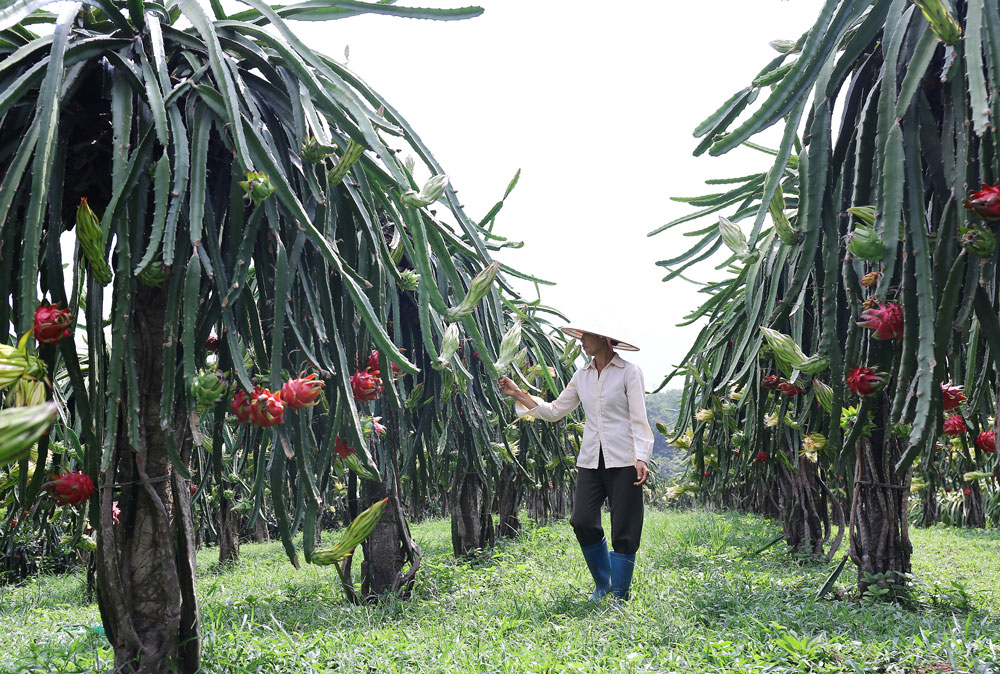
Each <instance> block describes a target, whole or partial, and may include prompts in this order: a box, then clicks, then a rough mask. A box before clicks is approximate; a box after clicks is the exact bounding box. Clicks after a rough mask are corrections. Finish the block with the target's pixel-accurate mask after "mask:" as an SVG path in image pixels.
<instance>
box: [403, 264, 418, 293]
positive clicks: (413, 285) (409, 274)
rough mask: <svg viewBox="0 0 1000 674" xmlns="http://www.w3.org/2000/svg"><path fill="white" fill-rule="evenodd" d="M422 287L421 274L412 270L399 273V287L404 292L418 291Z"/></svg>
mask: <svg viewBox="0 0 1000 674" xmlns="http://www.w3.org/2000/svg"><path fill="white" fill-rule="evenodd" d="M419 286H420V274H418V273H417V272H415V271H413V270H412V269H404V270H403V271H401V272H399V287H400V288H402V289H403V290H416V289H417V288H418V287H419Z"/></svg>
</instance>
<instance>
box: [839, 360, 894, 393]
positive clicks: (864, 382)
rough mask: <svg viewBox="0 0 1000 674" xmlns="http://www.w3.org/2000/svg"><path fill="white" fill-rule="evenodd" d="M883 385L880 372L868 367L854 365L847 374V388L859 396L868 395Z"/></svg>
mask: <svg viewBox="0 0 1000 674" xmlns="http://www.w3.org/2000/svg"><path fill="white" fill-rule="evenodd" d="M883 385H885V378H884V376H883V374H882V373H881V372H876V371H875V370H873V369H872V368H870V367H856V368H854V369H853V370H851V373H850V374H849V375H847V388H849V389H851V391H852V392H854V393H855V394H857V395H859V396H870V395H872V394H873V393H877V392H878V391H879V390H880V389H881V388H882V386H883Z"/></svg>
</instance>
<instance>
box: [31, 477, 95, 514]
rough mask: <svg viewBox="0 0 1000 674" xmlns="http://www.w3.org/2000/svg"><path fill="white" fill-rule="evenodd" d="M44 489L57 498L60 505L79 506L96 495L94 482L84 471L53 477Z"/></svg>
mask: <svg viewBox="0 0 1000 674" xmlns="http://www.w3.org/2000/svg"><path fill="white" fill-rule="evenodd" d="M52 478H53V479H52V481H51V482H46V483H45V484H44V485H42V487H43V488H44V489H45V490H46V491H48V492H49V493H50V494H52V495H53V496H55V497H56V503H58V504H59V505H77V504H78V503H83V502H84V501H86V500H87V499H88V498H89V497H90V495H91V494H93V493H94V481H93V480H91V479H90V476H89V475H87V474H86V473H84V472H83V471H82V470H78V471H75V472H72V473H66V474H65V475H53V476H52Z"/></svg>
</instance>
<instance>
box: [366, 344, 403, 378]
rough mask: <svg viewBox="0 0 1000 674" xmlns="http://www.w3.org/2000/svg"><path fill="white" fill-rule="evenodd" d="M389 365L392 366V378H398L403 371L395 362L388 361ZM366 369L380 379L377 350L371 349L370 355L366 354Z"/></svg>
mask: <svg viewBox="0 0 1000 674" xmlns="http://www.w3.org/2000/svg"><path fill="white" fill-rule="evenodd" d="M389 365H390V366H391V367H392V378H393V379H394V380H395V379H399V377H400V376H402V374H403V371H402V370H400V369H399V366H398V365H396V364H395V363H389ZM368 369H369V371H371V372H372V374H374V375H375V376H376V377H379V378H380V379H381V377H382V372H381V368H380V367H379V363H378V350H375V351H372V352H371V355H369V356H368Z"/></svg>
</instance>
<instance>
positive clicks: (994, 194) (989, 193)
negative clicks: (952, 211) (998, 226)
mask: <svg viewBox="0 0 1000 674" xmlns="http://www.w3.org/2000/svg"><path fill="white" fill-rule="evenodd" d="M965 207H966V208H967V209H969V210H970V211H975V212H976V213H978V214H979V217H981V218H983V219H984V220H1000V184H997V185H985V184H984V185H983V186H982V189H980V190H979V191H978V192H970V193H969V198H968V199H966V200H965Z"/></svg>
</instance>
